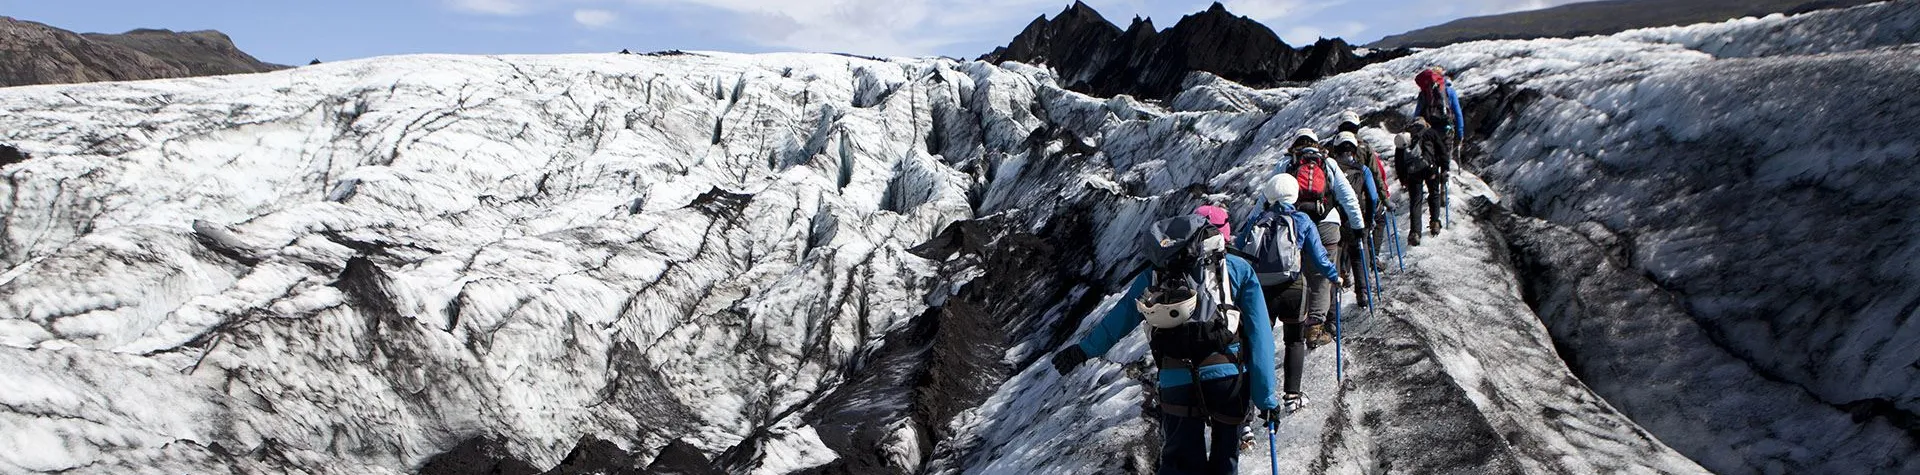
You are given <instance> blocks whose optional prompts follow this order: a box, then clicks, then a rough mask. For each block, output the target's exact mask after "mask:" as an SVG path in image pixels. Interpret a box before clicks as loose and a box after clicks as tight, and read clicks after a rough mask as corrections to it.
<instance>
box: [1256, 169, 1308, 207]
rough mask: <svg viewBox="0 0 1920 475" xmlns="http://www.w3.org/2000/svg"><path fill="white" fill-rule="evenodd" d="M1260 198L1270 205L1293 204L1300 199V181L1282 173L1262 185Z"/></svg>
mask: <svg viewBox="0 0 1920 475" xmlns="http://www.w3.org/2000/svg"><path fill="white" fill-rule="evenodd" d="M1260 198H1262V199H1265V200H1267V202H1268V203H1286V204H1293V202H1294V201H1298V200H1299V199H1300V179H1299V178H1294V176H1293V175H1291V174H1286V173H1281V174H1278V175H1274V176H1273V177H1272V178H1268V179H1267V182H1266V183H1261V184H1260Z"/></svg>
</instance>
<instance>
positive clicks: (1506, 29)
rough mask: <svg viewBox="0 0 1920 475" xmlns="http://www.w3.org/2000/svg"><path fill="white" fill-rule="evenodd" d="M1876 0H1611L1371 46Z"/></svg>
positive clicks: (1517, 36) (1458, 24) (1570, 33)
mask: <svg viewBox="0 0 1920 475" xmlns="http://www.w3.org/2000/svg"><path fill="white" fill-rule="evenodd" d="M1875 1H1877V0H1758V1H1756V0H1692V1H1685V2H1676V1H1672V0H1611V1H1602V2H1583V3H1575V4H1571V5H1562V6H1558V7H1554V8H1547V9H1541V10H1531V11H1523V12H1514V13H1507V14H1501V15H1488V16H1478V17H1472V18H1462V19H1459V20H1454V21H1450V22H1447V23H1443V24H1440V25H1436V26H1430V27H1426V28H1421V29H1418V30H1413V31H1409V32H1406V33H1401V34H1398V35H1391V36H1388V37H1386V38H1381V39H1380V41H1376V42H1373V44H1370V45H1367V46H1368V47H1372V48H1408V47H1413V48H1431V47H1437V46H1446V45H1450V44H1455V43H1464V42H1468V41H1478V40H1523V39H1535V38H1572V37H1576V36H1587V35H1610V34H1614V33H1619V32H1622V31H1627V30H1631V29H1635V28H1649V27H1656V26H1673V25H1690V24H1694V23H1705V22H1716V21H1724V20H1729V19H1733V18H1740V17H1743V16H1763V15H1767V14H1772V13H1802V12H1810V11H1814V10H1820V9H1827V8H1838V7H1849V6H1855V5H1864V4H1868V3H1873V2H1875Z"/></svg>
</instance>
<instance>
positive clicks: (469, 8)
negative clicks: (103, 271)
mask: <svg viewBox="0 0 1920 475" xmlns="http://www.w3.org/2000/svg"><path fill="white" fill-rule="evenodd" d="M442 1H443V2H444V3H446V5H447V6H448V7H451V8H453V9H454V10H457V11H462V12H467V13H479V14H484V15H503V16H507V15H519V14H523V13H526V12H528V11H530V10H532V9H533V3H534V2H532V1H530V0H442Z"/></svg>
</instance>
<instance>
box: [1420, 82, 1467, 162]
mask: <svg viewBox="0 0 1920 475" xmlns="http://www.w3.org/2000/svg"><path fill="white" fill-rule="evenodd" d="M1413 83H1414V84H1415V85H1417V86H1419V88H1420V94H1419V95H1418V96H1416V97H1415V99H1414V103H1413V104H1414V105H1413V115H1414V117H1420V118H1424V119H1427V125H1428V126H1429V127H1432V128H1435V129H1441V131H1442V132H1445V134H1444V136H1445V137H1446V138H1447V142H1446V145H1447V146H1450V147H1458V146H1459V145H1460V143H1461V142H1463V141H1465V140H1466V138H1467V120H1466V114H1464V113H1462V112H1461V111H1460V94H1459V92H1457V91H1454V89H1453V83H1452V82H1451V81H1448V80H1447V70H1446V69H1445V68H1442V67H1439V66H1428V67H1427V69H1424V70H1421V71H1420V73H1419V74H1416V75H1414V76H1413Z"/></svg>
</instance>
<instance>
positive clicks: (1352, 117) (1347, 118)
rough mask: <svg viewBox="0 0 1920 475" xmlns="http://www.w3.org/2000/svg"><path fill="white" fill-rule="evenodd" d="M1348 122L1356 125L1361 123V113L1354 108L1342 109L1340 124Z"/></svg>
mask: <svg viewBox="0 0 1920 475" xmlns="http://www.w3.org/2000/svg"><path fill="white" fill-rule="evenodd" d="M1346 124H1353V125H1356V126H1357V125H1360V113H1359V112H1354V111H1353V110H1352V109H1348V110H1345V111H1341V112H1340V125H1346Z"/></svg>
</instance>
